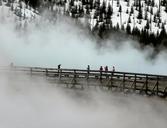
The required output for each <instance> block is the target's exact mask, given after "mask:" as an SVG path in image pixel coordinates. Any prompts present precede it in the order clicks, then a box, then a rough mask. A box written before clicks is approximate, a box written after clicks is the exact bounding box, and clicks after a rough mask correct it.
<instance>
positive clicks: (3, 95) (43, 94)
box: [0, 73, 167, 128]
mask: <svg viewBox="0 0 167 128" xmlns="http://www.w3.org/2000/svg"><path fill="white" fill-rule="evenodd" d="M60 86H61V85H58V86H57V85H56V84H55V83H54V84H51V83H49V82H47V81H45V79H43V78H39V77H30V76H27V75H24V74H16V73H13V74H12V73H10V74H6V75H4V74H3V75H2V74H1V75H0V102H1V105H0V113H1V114H0V127H2V128H22V127H24V128H30V127H31V128H46V127H48V128H55V127H59V128H102V127H105V128H111V127H115V128H134V127H136V128H141V127H142V128H157V127H159V128H166V125H167V123H166V119H167V107H166V105H167V104H166V101H163V100H159V99H157V98H145V97H138V96H135V95H131V96H126V95H124V94H122V95H121V94H116V93H114V92H110V91H109V92H103V91H100V90H98V89H97V88H96V89H95V88H92V90H91V89H89V90H82V91H80V90H71V89H69V90H68V89H63V88H61V87H60Z"/></svg>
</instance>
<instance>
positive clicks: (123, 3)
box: [65, 0, 167, 34]
mask: <svg viewBox="0 0 167 128" xmlns="http://www.w3.org/2000/svg"><path fill="white" fill-rule="evenodd" d="M163 5H164V6H163ZM166 6H167V3H164V4H162V5H161V6H159V0H137V1H136V0H67V2H66V3H65V8H66V9H65V10H67V11H69V12H70V15H71V16H73V17H81V16H82V15H81V14H80V13H82V11H83V13H84V14H87V15H88V17H89V18H90V19H89V23H90V27H91V29H93V27H95V26H97V25H101V24H105V25H106V26H107V25H108V27H110V25H112V27H119V28H126V27H127V25H129V26H130V27H131V31H132V28H136V27H137V28H138V29H139V30H140V31H141V30H142V29H145V28H146V29H148V31H149V32H150V33H154V34H157V32H160V31H161V30H162V27H163V26H164V27H165V29H166V30H167V10H166V9H167V7H166ZM109 24H110V25H109Z"/></svg>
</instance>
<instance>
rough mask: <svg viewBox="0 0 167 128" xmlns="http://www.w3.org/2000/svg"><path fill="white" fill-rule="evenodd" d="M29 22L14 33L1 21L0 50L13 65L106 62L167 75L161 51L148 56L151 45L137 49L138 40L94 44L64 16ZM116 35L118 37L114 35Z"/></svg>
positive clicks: (10, 25)
mask: <svg viewBox="0 0 167 128" xmlns="http://www.w3.org/2000/svg"><path fill="white" fill-rule="evenodd" d="M38 26H39V27H33V25H31V23H30V24H29V25H28V28H27V29H28V31H27V32H24V31H23V32H16V30H15V29H14V25H13V23H11V22H10V23H9V22H7V23H1V24H0V51H1V52H2V53H3V54H4V55H5V56H8V57H9V58H8V60H10V61H12V62H14V63H15V64H16V65H27V66H47V67H57V65H58V64H62V67H64V68H83V69H84V68H85V69H86V67H87V65H90V66H91V68H92V69H99V66H106V65H108V66H109V68H110V69H111V68H112V66H113V65H114V66H115V67H116V70H119V71H129V72H143V73H154V74H167V70H166V66H167V59H166V58H167V56H166V53H165V52H163V51H162V52H161V54H159V55H158V56H157V58H156V59H154V60H151V59H149V57H148V56H150V54H151V53H152V51H153V50H152V48H151V47H147V48H145V50H143V51H140V50H138V48H137V47H138V44H137V42H134V41H132V40H128V39H124V41H123V42H121V43H120V42H116V41H115V40H114V37H113V36H112V39H109V40H107V41H104V42H102V44H105V45H103V46H102V47H99V46H98V45H97V40H96V39H95V38H93V37H92V36H90V33H88V30H84V28H82V27H79V25H76V24H75V23H74V21H72V20H70V19H67V18H58V20H57V22H56V24H54V25H53V24H52V25H51V24H49V23H39V25H38ZM116 38H119V37H116Z"/></svg>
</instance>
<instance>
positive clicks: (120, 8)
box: [119, 5, 122, 26]
mask: <svg viewBox="0 0 167 128" xmlns="http://www.w3.org/2000/svg"><path fill="white" fill-rule="evenodd" d="M119 13H120V26H122V6H121V5H120V6H119Z"/></svg>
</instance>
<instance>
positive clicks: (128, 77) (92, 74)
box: [11, 66, 167, 97]
mask: <svg viewBox="0 0 167 128" xmlns="http://www.w3.org/2000/svg"><path fill="white" fill-rule="evenodd" d="M11 69H12V71H16V72H26V73H29V74H31V75H45V76H46V77H47V78H48V79H49V78H53V79H55V82H58V83H59V84H64V85H66V86H67V87H70V88H84V86H85V85H87V86H99V87H101V88H105V89H109V90H117V91H118V90H119V91H123V92H136V93H140V94H146V95H157V96H160V97H167V76H165V75H155V74H143V73H130V72H117V71H114V72H113V71H99V70H81V69H57V68H42V67H22V66H13V67H12V68H11Z"/></svg>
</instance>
